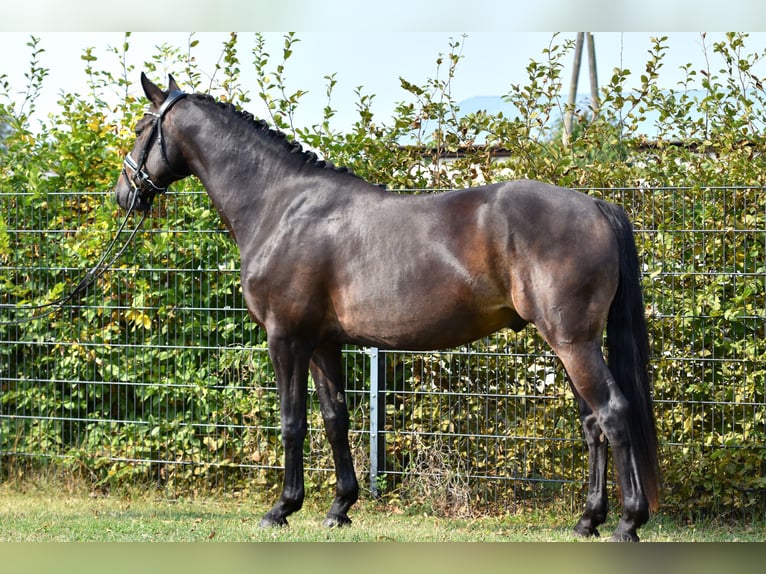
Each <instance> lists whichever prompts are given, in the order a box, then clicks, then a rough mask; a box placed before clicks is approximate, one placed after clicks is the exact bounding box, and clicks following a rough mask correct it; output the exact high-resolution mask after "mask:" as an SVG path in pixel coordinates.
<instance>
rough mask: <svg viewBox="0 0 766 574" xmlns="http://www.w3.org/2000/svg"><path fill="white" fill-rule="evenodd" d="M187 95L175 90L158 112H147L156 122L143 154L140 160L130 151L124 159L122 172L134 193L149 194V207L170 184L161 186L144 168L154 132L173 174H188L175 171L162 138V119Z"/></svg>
mask: <svg viewBox="0 0 766 574" xmlns="http://www.w3.org/2000/svg"><path fill="white" fill-rule="evenodd" d="M185 97H186V93H184V92H182V91H180V90H173V91H172V92H170V94H168V97H167V98H165V101H164V102H163V103H162V105H161V106H160V109H159V110H158V111H157V113H154V112H146V113H147V115H150V116H154V118H155V120H154V124H153V125H152V132H151V134H150V135H149V139H148V140H147V144H146V145H145V146H144V149H143V150H141V155H140V156H139V157H138V161H136V160H135V159H133V156H132V155H130V152H128V154H127V155H126V156H125V160H124V161H123V167H122V173H123V175H124V176H125V179H127V180H128V182H130V185H131V187H132V188H133V193H138V194H141V192H144V194H145V195H146V196H147V197H145V199H146V202H147V207H148V206H149V205H151V204H152V201H153V200H154V197H155V196H156V195H159V194H161V193H164V192H165V191H167V189H168V186H164V187H163V186H160V185H157V184H156V183H154V182H153V181H152V178H151V177H150V176H149V174H148V173H146V170H145V169H144V166H145V165H146V159H147V157H148V156H149V149H150V147H151V144H152V138H153V137H154V132H155V131H156V132H157V144H158V145H159V146H160V153H161V154H162V160H163V161H164V162H165V164H166V165H167V166H168V168H169V169H170V172H171V174H173V175H174V176H175V177H177V178H179V179H180V178H181V177H183V176H184V175H187V174H178V173H176V172H174V171H173V168H172V167H171V165H170V162H169V161H168V154H167V150H166V149H165V141H164V140H163V138H162V119H163V118H164V117H165V114H167V113H168V111H169V110H170V108H171V107H173V105H174V104H175V103H176V102H178V101H179V100H182V99H183V98H185ZM126 168H130V170H131V171H132V172H133V175H132V176H129V175H128V172H127V170H126Z"/></svg>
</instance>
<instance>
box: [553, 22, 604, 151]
mask: <svg viewBox="0 0 766 574" xmlns="http://www.w3.org/2000/svg"><path fill="white" fill-rule="evenodd" d="M583 40H585V41H586V42H587V49H588V70H589V76H590V100H591V107H592V108H593V113H594V115H595V114H596V113H597V112H598V110H599V107H600V100H599V97H598V73H597V71H596V42H595V40H594V39H593V33H592V32H587V33H586V32H578V33H577V39H576V40H575V53H574V66H573V68H572V80H571V83H570V85H569V100H568V101H567V107H566V111H565V112H564V132H563V133H562V135H561V141H562V143H563V144H564V145H565V146H568V145H569V140H570V137H571V135H572V121H573V119H574V109H575V103H576V100H577V83H578V82H579V79H580V64H581V62H582V50H583Z"/></svg>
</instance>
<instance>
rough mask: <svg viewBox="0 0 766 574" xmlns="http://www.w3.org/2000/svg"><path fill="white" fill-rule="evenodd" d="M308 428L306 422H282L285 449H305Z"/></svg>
mask: <svg viewBox="0 0 766 574" xmlns="http://www.w3.org/2000/svg"><path fill="white" fill-rule="evenodd" d="M307 431H308V426H307V424H306V421H303V420H301V421H283V422H282V444H283V445H284V447H285V448H291V447H298V448H302V447H303V441H304V440H305V439H306V433H307Z"/></svg>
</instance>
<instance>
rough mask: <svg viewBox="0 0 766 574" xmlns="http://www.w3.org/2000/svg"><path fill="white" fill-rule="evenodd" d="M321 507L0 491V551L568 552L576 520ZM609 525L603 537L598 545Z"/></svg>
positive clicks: (660, 534)
mask: <svg viewBox="0 0 766 574" xmlns="http://www.w3.org/2000/svg"><path fill="white" fill-rule="evenodd" d="M326 503H327V501H324V500H322V501H321V504H322V506H321V507H320V504H319V501H314V500H309V501H307V503H306V505H305V506H304V508H303V509H302V510H301V511H300V512H299V513H297V514H295V515H293V516H292V517H291V518H290V527H289V528H278V529H262V528H259V527H258V521H259V518H260V516H261V514H262V513H263V512H264V511H265V510H267V509H268V506H267V505H266V504H262V503H261V502H260V501H259V502H257V503H256V502H251V501H233V500H225V499H221V498H212V497H211V498H205V499H196V500H191V501H170V500H167V499H163V498H161V497H159V496H157V495H147V494H137V495H136V494H134V495H132V496H106V497H91V496H88V495H87V494H82V493H71V492H62V491H61V490H51V489H28V490H27V491H26V492H21V491H19V490H15V489H11V488H7V487H6V488H2V487H0V526H1V528H0V541H2V542H51V541H66V542H73V541H99V542H117V541H130V542H148V541H152V542H202V541H217V542H250V541H258V542H275V541H278V542H283V541H284V542H288V541H289V542H326V541H332V542H335V541H337V542H508V541H511V542H544V541H558V542H570V541H576V540H579V539H578V538H577V537H575V536H574V535H573V534H572V532H571V528H572V526H573V525H574V523H575V522H576V519H577V517H576V516H574V515H571V514H557V513H556V512H555V511H548V512H541V511H534V512H525V513H516V514H506V515H503V516H499V517H480V518H473V519H457V518H444V517H440V516H433V515H429V514H428V513H424V512H422V511H417V510H414V509H405V510H400V509H398V508H392V507H386V506H380V505H377V504H376V503H374V502H372V501H364V500H363V501H360V502H359V503H357V505H356V506H355V507H354V509H353V510H352V513H351V516H352V518H353V520H354V524H353V525H352V526H351V527H350V528H342V529H333V530H328V529H326V528H324V527H322V525H321V520H322V518H323V514H324V505H325V504H326ZM615 521H616V517H615V516H611V518H610V521H609V522H608V523H607V524H606V525H605V527H604V528H603V529H602V533H603V534H604V535H606V536H608V534H609V533H610V530H611V528H612V527H613V526H614V523H615ZM640 535H641V537H642V539H643V540H644V541H650V542H652V541H653V542H666V541H681V542H692V541H695V542H696V541H712V542H729V541H758V542H761V541H764V540H766V523H764V522H763V521H761V522H759V523H752V522H750V523H746V524H745V523H733V524H714V523H706V524H681V523H679V522H677V521H674V520H671V519H670V518H668V517H664V516H662V515H659V516H655V517H654V518H652V520H651V521H650V522H649V523H648V524H647V525H646V526H645V527H644V528H643V529H641V531H640Z"/></svg>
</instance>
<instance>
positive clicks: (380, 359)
mask: <svg viewBox="0 0 766 574" xmlns="http://www.w3.org/2000/svg"><path fill="white" fill-rule="evenodd" d="M367 354H368V355H369V357H370V495H371V496H372V497H373V498H377V497H378V495H379V494H380V493H379V492H378V476H379V475H380V473H381V471H382V470H383V467H384V464H385V456H386V436H385V434H384V433H383V430H384V427H385V421H386V389H385V377H386V371H385V355H384V354H383V353H381V352H380V350H379V349H378V348H377V347H370V348H369V349H368V350H367Z"/></svg>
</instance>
